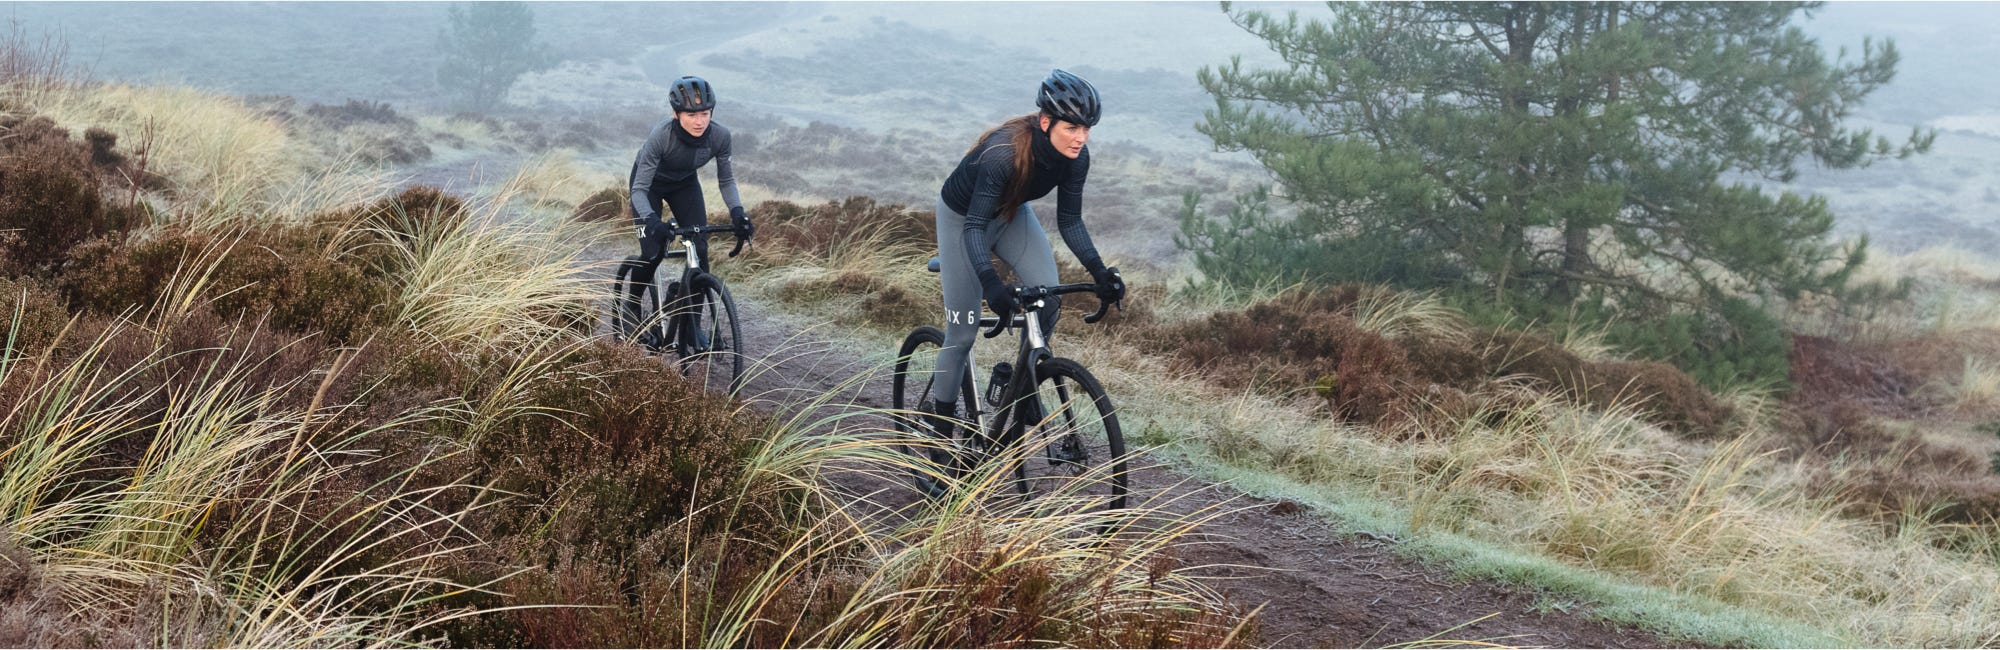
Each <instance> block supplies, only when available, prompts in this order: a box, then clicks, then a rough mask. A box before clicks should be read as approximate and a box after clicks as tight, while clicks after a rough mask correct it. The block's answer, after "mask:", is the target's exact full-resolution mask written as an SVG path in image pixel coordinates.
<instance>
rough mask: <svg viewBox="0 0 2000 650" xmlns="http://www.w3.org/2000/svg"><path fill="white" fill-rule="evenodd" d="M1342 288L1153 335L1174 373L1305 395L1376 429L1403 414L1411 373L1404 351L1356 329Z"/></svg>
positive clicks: (1292, 296) (1348, 297)
mask: <svg viewBox="0 0 2000 650" xmlns="http://www.w3.org/2000/svg"><path fill="white" fill-rule="evenodd" d="M1343 305H1344V306H1346V307H1349V308H1351V307H1352V305H1353V296H1352V294H1351V292H1349V291H1347V290H1343V289H1341V288H1335V289H1333V290H1329V291H1324V292H1310V293H1303V294H1300V293H1294V294H1288V295H1286V296H1281V297H1279V298H1275V299H1272V300H1270V301H1266V302H1262V303H1258V304H1256V305H1252V306H1251V307H1250V308H1249V309H1247V310H1245V311H1242V312H1224V313H1219V314H1214V315H1211V316H1209V317H1208V318H1206V319H1202V320H1200V321H1195V322H1191V323H1184V324H1179V325H1174V326H1169V327H1166V328H1164V329H1162V330H1159V334H1158V338H1157V339H1156V340H1158V342H1159V343H1160V344H1161V345H1160V347H1161V348H1163V349H1167V350H1172V351H1173V352H1174V354H1175V356H1176V357H1178V360H1179V361H1180V365H1181V366H1182V367H1183V368H1184V369H1187V370H1199V371H1200V372H1201V373H1203V374H1204V375H1207V376H1210V377H1216V378H1219V379H1221V380H1222V381H1224V382H1225V383H1228V384H1231V385H1237V386H1252V387H1262V386H1267V385H1269V386H1270V387H1271V388H1273V389H1275V390H1276V391H1277V392H1281V393H1286V392H1293V391H1299V390H1307V389H1310V390H1312V391H1313V392H1314V393H1316V394H1318V395H1319V396H1321V397H1323V398H1325V399H1326V400H1327V404H1328V406H1329V408H1330V409H1331V410H1332V412H1333V413H1335V414H1336V415H1337V416H1338V417H1341V418H1344V419H1351V420H1359V421H1363V422H1383V421H1390V420H1395V419H1398V418H1400V417H1402V416H1404V415H1407V414H1408V410H1407V409H1408V407H1409V404H1407V403H1406V399H1405V398H1406V396H1408V395H1409V394H1411V393H1410V391H1411V390H1412V389H1413V388H1416V381H1415V380H1416V376H1415V368H1414V366H1413V365H1412V364H1411V363H1410V361H1409V358H1408V357H1407V356H1406V355H1405V354H1404V352H1403V348H1402V347H1401V346H1399V345H1397V344H1396V343H1395V342H1393V341H1390V340H1389V339H1386V338H1383V337H1382V336H1381V335H1379V334H1376V333H1374V332H1370V331H1367V330H1363V329H1361V328H1360V327H1359V326H1357V325H1355V323H1354V320H1353V319H1352V318H1350V317H1349V316H1348V315H1347V314H1346V313H1343V312H1342V311H1340V309H1341V307H1342V306H1343Z"/></svg>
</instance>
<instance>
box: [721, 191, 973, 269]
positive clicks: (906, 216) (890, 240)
mask: <svg viewBox="0 0 2000 650" xmlns="http://www.w3.org/2000/svg"><path fill="white" fill-rule="evenodd" d="M754 214H755V215H756V219H757V237H758V239H760V240H764V239H765V238H767V237H768V238H769V241H776V242H783V243H784V245H786V246H788V247H790V248H793V249H796V250H800V251H805V252H808V253H813V254H817V255H821V256H826V255H831V254H832V253H833V252H834V249H835V247H836V246H838V245H840V244H842V243H845V242H848V241H853V238H854V237H855V235H856V233H880V243H881V244H884V245H888V246H899V245H908V246H914V247H927V248H931V249H936V248H937V215H935V214H932V213H931V212H929V211H926V210H914V209H910V208H908V207H905V206H901V205H886V204H880V203H876V202H875V200H874V199H870V198H867V197H861V196H852V197H848V198H845V199H842V200H839V201H829V202H826V203H823V204H820V205H817V206H800V205H797V204H794V203H791V202H788V201H765V202H763V203H760V204H757V207H756V209H755V212H754Z"/></svg>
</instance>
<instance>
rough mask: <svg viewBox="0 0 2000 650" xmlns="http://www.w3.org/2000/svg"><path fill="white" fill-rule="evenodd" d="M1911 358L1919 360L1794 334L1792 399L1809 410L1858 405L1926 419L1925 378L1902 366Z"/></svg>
mask: <svg viewBox="0 0 2000 650" xmlns="http://www.w3.org/2000/svg"><path fill="white" fill-rule="evenodd" d="M1900 347H1905V348H1907V347H1908V346H1907V345H1905V346H1900ZM1905 352H1906V353H1907V352H1914V351H1911V350H1905ZM1908 356H1914V355H1905V356H1893V355H1890V354H1884V353H1881V352H1877V351H1874V350H1867V349H1862V348H1858V347H1855V346H1850V345H1847V344H1844V343H1841V342H1839V341H1836V340H1833V339H1829V338H1826V337H1822V336H1809V335H1794V336H1793V337H1792V352H1791V372H1790V377H1791V381H1792V393H1791V395H1790V396H1789V400H1790V401H1792V402H1794V403H1797V404H1809V405H1818V404H1832V403H1858V404H1862V405H1865V406H1867V407H1868V408H1870V409H1871V410H1873V411H1875V412H1877V413H1881V414H1884V415H1896V416H1914V415H1920V414H1922V413H1925V412H1927V411H1929V410H1930V408H1931V405H1930V404H1928V403H1927V402H1926V400H1924V399H1923V398H1922V397H1921V395H1920V390H1919V389H1920V388H1921V387H1922V386H1923V384H1924V383H1925V379H1924V377H1922V376H1919V375H1918V374H1917V373H1914V372H1911V371H1910V370H1908V369H1907V368H1906V367H1905V366H1904V364H1903V363H1902V362H1901V360H1902V359H1904V358H1907V357H1908ZM1959 358H1960V359H1962V358H1963V357H1959Z"/></svg>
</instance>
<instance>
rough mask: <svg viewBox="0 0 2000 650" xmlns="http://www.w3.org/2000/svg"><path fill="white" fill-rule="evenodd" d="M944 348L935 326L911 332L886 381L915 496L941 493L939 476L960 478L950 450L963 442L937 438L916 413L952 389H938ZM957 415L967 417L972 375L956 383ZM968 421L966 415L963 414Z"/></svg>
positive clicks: (971, 390)
mask: <svg viewBox="0 0 2000 650" xmlns="http://www.w3.org/2000/svg"><path fill="white" fill-rule="evenodd" d="M943 349H944V332H942V331H940V330H938V328H935V327H930V326H924V327H919V328H917V329H916V330H914V331H911V332H910V335H909V336H907V337H904V338H903V346H902V347H901V348H900V349H898V350H897V351H896V367H895V374H893V375H891V378H890V380H889V381H890V401H891V406H892V407H893V408H894V409H895V415H894V416H893V417H892V418H891V419H892V420H894V425H895V429H896V432H897V434H899V435H898V438H899V439H901V440H903V441H904V442H903V443H902V444H901V445H899V446H900V447H901V448H902V450H903V453H905V454H907V455H908V456H909V457H910V459H911V462H912V465H911V468H910V482H911V484H912V485H914V486H916V488H917V491H918V492H922V493H924V494H930V495H936V494H942V493H943V492H944V486H943V484H942V483H941V482H939V481H938V478H939V477H953V478H955V477H956V476H957V474H958V470H959V467H958V465H959V463H957V462H955V461H954V459H953V458H952V452H953V450H954V449H957V448H958V447H959V446H960V445H961V444H964V442H965V441H962V440H949V439H946V440H940V439H938V438H937V435H936V432H935V431H933V430H932V429H931V427H930V425H928V424H925V423H924V421H923V417H922V416H919V415H917V414H916V410H917V409H918V407H923V406H928V405H929V404H930V403H931V402H932V401H933V400H936V399H937V398H938V397H939V396H940V394H943V395H949V394H950V393H951V391H948V390H944V389H942V388H941V387H939V386H938V385H937V372H936V368H937V355H938V352H940V351H942V350H943ZM959 384H960V385H959V390H958V396H957V397H956V398H954V399H955V400H956V402H957V404H958V405H959V409H958V412H959V413H961V414H967V413H969V409H968V408H967V407H966V405H968V404H971V403H972V396H973V389H972V373H970V372H967V373H965V377H964V379H963V380H962V381H960V382H959ZM967 417H970V416H969V415H967Z"/></svg>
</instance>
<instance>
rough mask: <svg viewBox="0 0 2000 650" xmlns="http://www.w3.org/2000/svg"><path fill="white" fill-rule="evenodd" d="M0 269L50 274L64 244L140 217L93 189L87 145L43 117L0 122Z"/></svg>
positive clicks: (64, 256)
mask: <svg viewBox="0 0 2000 650" xmlns="http://www.w3.org/2000/svg"><path fill="white" fill-rule="evenodd" d="M0 131H4V135H0V142H4V143H5V146H4V147H0V233H4V234H0V267H4V268H0V271H4V272H6V273H7V274H8V275H18V274H23V273H36V274H53V273H55V272H56V271H58V270H59V269H60V267H61V266H62V264H63V262H65V261H67V259H68V254H69V251H70V249H71V248H73V247H75V246H76V245H77V244H79V243H81V242H83V241H84V240H86V239H89V238H91V237H94V236H98V235H102V234H105V233H111V232H118V231H123V230H125V229H126V228H129V227H131V226H132V225H133V224H135V223H136V222H138V221H139V218H138V217H137V216H136V214H135V213H134V212H133V211H131V210H126V209H124V208H122V207H119V206H114V205H109V204H107V203H106V202H105V201H104V199H103V197H102V196H101V195H100V194H99V187H98V179H97V174H96V171H95V170H94V169H93V167H92V166H91V151H90V146H89V145H86V144H84V143H79V142H72V141H71V140H70V138H69V132H68V131H65V130H63V129H61V128H58V127H56V126H55V123H54V122H51V121H49V120H48V119H47V118H42V117H36V118H32V119H28V120H25V121H20V120H18V119H16V118H8V119H6V120H4V121H0Z"/></svg>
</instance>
